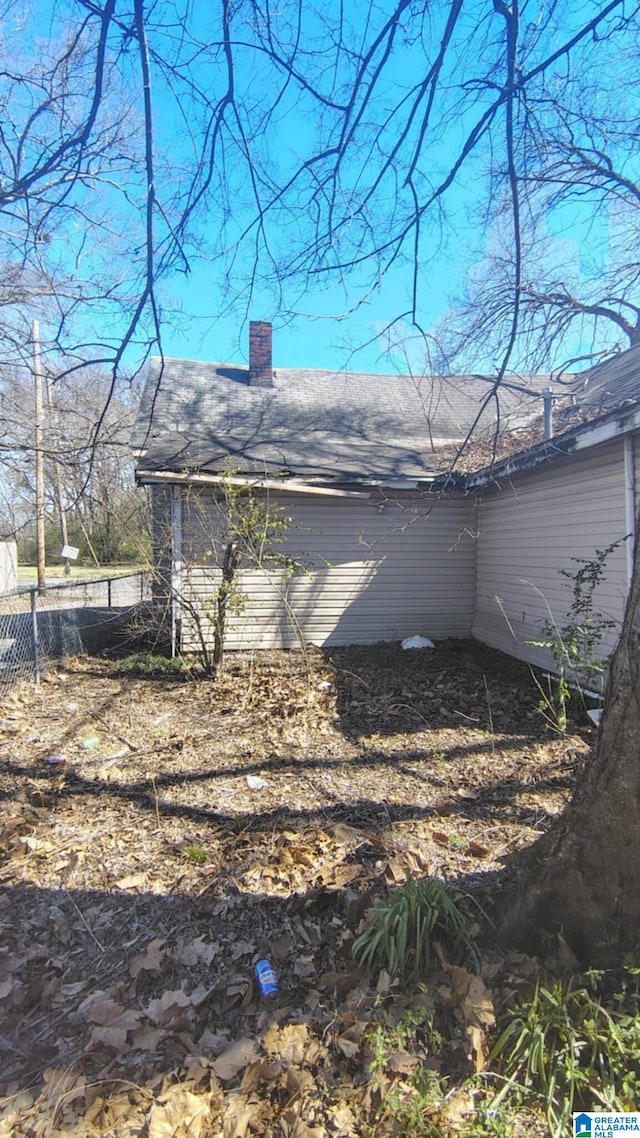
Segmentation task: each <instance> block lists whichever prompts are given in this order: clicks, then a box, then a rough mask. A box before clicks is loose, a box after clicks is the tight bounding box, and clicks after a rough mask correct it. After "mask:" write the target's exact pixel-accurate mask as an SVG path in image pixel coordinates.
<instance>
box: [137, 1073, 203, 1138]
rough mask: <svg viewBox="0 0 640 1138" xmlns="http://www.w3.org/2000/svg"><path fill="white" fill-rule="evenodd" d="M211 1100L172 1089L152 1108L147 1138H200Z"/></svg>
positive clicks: (183, 1088) (183, 1089)
mask: <svg viewBox="0 0 640 1138" xmlns="http://www.w3.org/2000/svg"><path fill="white" fill-rule="evenodd" d="M210 1099H211V1096H210V1095H209V1094H206V1095H194V1094H193V1093H192V1092H191V1091H188V1090H186V1088H185V1087H181V1086H176V1087H172V1088H171V1091H170V1092H168V1093H167V1094H164V1095H161V1097H160V1098H159V1100H158V1102H156V1103H154V1105H153V1107H152V1108H151V1114H150V1115H149V1130H148V1138H200V1134H201V1133H202V1129H203V1127H204V1124H205V1122H206V1121H207V1119H208V1117H209V1106H210Z"/></svg>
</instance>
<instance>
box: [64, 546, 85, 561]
mask: <svg viewBox="0 0 640 1138" xmlns="http://www.w3.org/2000/svg"><path fill="white" fill-rule="evenodd" d="M79 552H80V550H79V549H76V547H75V545H63V546H62V549H61V550H60V556H61V557H64V559H65V561H75V559H76V557H77V556H78V554H79Z"/></svg>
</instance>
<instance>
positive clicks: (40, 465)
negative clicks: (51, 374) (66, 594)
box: [32, 320, 46, 589]
mask: <svg viewBox="0 0 640 1138" xmlns="http://www.w3.org/2000/svg"><path fill="white" fill-rule="evenodd" d="M32 337H33V379H34V385H35V412H36V414H35V420H36V423H35V426H36V445H35V452H36V453H35V458H36V548H37V558H38V588H39V589H44V587H45V584H46V572H45V544H44V449H43V445H42V444H43V422H44V401H43V384H42V366H41V363H40V324H39V321H37V320H34V321H33V331H32Z"/></svg>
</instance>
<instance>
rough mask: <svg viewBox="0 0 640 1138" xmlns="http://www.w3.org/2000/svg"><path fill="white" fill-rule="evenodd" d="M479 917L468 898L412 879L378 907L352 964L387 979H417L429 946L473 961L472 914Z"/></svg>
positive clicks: (432, 881)
mask: <svg viewBox="0 0 640 1138" xmlns="http://www.w3.org/2000/svg"><path fill="white" fill-rule="evenodd" d="M473 909H475V910H476V915H477V912H482V910H481V907H480V905H479V904H478V902H477V901H476V900H475V898H473V897H471V895H470V894H468V893H463V892H462V890H460V889H458V888H457V887H456V886H455V885H450V884H448V883H447V882H445V881H442V880H441V879H440V878H438V877H423V878H420V879H416V878H414V877H411V875H410V874H407V881H406V884H405V885H403V886H402V888H401V889H398V890H397V892H396V893H394V894H393V895H392V896H391V897H389V898H387V899H386V900H384V901H380V902H378V904H377V905H376V906H375V907H374V910H373V914H372V918H371V920H370V921H369V924H368V925H367V927H366V928H365V929H364V931H363V932H362V933H361V935H360V936H359V937H358V938H357V940H356V941H355V942H354V945H353V955H354V957H355V959H356V960H357V961H358V962H359V963H360V964H362V965H364V966H365V967H367V968H374V967H384V968H386V969H387V971H388V972H390V973H391V974H392V975H401V976H404V977H411V976H418V975H420V974H421V973H422V972H424V970H425V968H426V966H427V964H428V963H429V961H430V959H431V957H432V955H433V944H434V941H437V940H440V941H442V942H443V943H444V944H445V945H446V946H447V951H453V952H454V953H456V952H460V951H461V950H462V951H463V952H464V953H465V954H466V955H467V956H470V957H471V958H472V959H473V960H474V961H476V960H477V953H476V950H475V946H474V944H473V941H472V939H471V935H470V928H471V913H472V910H473Z"/></svg>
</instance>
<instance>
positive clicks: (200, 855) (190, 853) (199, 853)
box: [187, 842, 208, 865]
mask: <svg viewBox="0 0 640 1138" xmlns="http://www.w3.org/2000/svg"><path fill="white" fill-rule="evenodd" d="M187 857H188V858H189V861H192V862H193V864H194V865H204V863H205V861H207V858H208V854H207V851H206V849H205V848H204V846H201V845H200V844H199V843H198V842H194V843H193V845H191V846H189V848H188V850H187Z"/></svg>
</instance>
